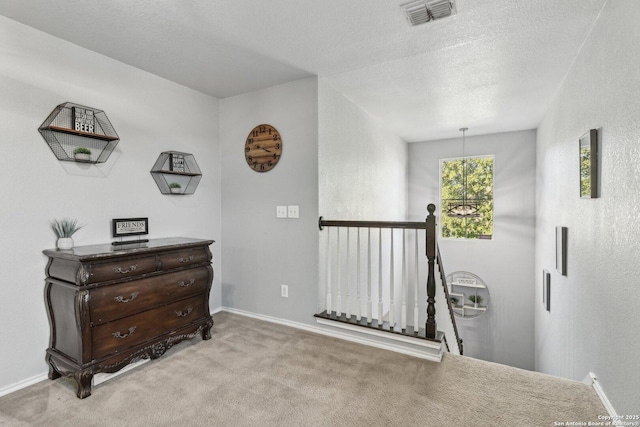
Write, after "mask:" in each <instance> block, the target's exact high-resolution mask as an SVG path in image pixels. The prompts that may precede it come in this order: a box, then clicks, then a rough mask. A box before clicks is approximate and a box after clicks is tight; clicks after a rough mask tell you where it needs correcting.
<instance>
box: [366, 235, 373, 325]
mask: <svg viewBox="0 0 640 427" xmlns="http://www.w3.org/2000/svg"><path fill="white" fill-rule="evenodd" d="M372 305H373V303H372V301H371V228H368V227H367V323H369V324H371V318H372V317H373V314H372V311H373V307H372Z"/></svg>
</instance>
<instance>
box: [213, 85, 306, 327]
mask: <svg viewBox="0 0 640 427" xmlns="http://www.w3.org/2000/svg"><path fill="white" fill-rule="evenodd" d="M220 123H221V126H220V141H221V145H222V189H223V190H222V222H223V224H224V227H223V230H222V232H223V239H224V241H223V245H222V252H223V259H222V266H223V270H224V279H223V282H222V292H223V300H222V301H223V305H224V306H226V307H231V308H236V309H240V310H245V311H249V312H252V313H258V314H264V315H268V316H273V317H278V318H282V319H288V320H293V321H296V322H302V323H314V319H313V317H312V316H313V314H314V313H316V311H317V309H318V302H317V298H316V295H317V284H318V274H317V271H318V267H317V265H318V228H317V223H318V84H317V79H316V78H308V79H303V80H298V81H294V82H291V83H286V84H283V85H279V86H274V87H271V88H268V89H264V90H260V91H256V92H251V93H247V94H244V95H239V96H236V97H232V98H226V99H224V100H222V101H221V102H220ZM261 123H268V124H271V125H272V126H274V127H275V128H276V129H277V130H278V131H279V132H280V135H281V136H282V143H283V151H282V157H281V158H280V161H279V162H278V164H277V165H276V166H275V168H273V169H272V170H270V171H268V172H263V173H260V172H256V171H254V170H252V169H251V168H250V167H249V166H248V165H247V163H246V161H245V157H244V144H245V141H246V139H247V136H248V135H249V132H250V131H251V130H252V129H253V128H254V127H255V126H257V125H259V124H261ZM278 205H298V206H299V211H300V218H299V219H276V206H278ZM281 284H285V285H288V286H289V298H282V297H281V296H280V285H281Z"/></svg>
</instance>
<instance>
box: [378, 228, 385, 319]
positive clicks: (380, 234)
mask: <svg viewBox="0 0 640 427" xmlns="http://www.w3.org/2000/svg"><path fill="white" fill-rule="evenodd" d="M383 317H384V312H383V311H382V228H378V326H379V327H380V326H382V323H383V320H384V319H383Z"/></svg>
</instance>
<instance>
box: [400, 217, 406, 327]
mask: <svg viewBox="0 0 640 427" xmlns="http://www.w3.org/2000/svg"><path fill="white" fill-rule="evenodd" d="M406 234H407V230H405V229H404V228H403V229H402V308H401V311H400V313H401V318H400V323H401V325H400V326H401V327H402V330H403V331H404V330H405V329H407V250H406Z"/></svg>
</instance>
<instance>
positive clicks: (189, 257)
mask: <svg viewBox="0 0 640 427" xmlns="http://www.w3.org/2000/svg"><path fill="white" fill-rule="evenodd" d="M178 261H180V262H190V261H193V255H189V256H188V257H186V258H183V257H180V258H178Z"/></svg>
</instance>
